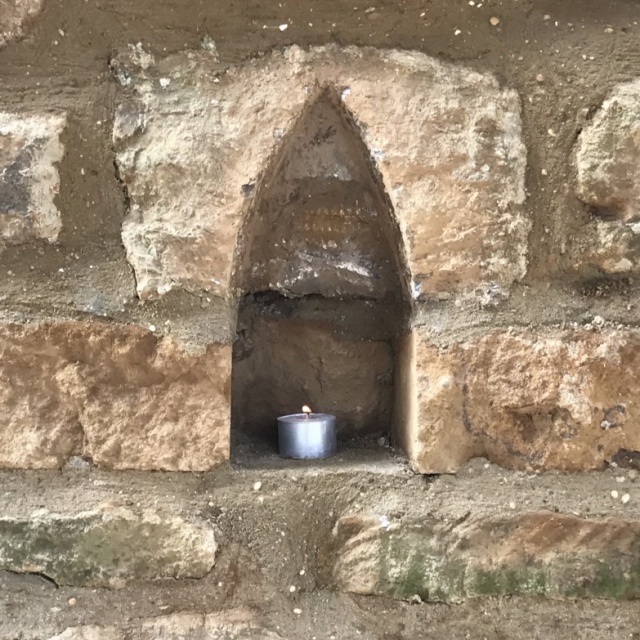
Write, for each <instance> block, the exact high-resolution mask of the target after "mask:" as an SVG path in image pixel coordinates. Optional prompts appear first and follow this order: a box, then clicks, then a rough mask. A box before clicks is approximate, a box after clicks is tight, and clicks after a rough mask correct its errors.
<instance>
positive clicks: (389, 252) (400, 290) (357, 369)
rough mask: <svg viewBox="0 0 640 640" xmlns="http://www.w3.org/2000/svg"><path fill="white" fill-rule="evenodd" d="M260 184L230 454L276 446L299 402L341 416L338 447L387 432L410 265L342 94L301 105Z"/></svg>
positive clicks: (245, 273)
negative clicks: (282, 420) (282, 419)
mask: <svg viewBox="0 0 640 640" xmlns="http://www.w3.org/2000/svg"><path fill="white" fill-rule="evenodd" d="M255 191H256V193H255V196H254V202H253V206H252V208H251V211H250V212H249V213H248V215H247V219H246V220H245V224H244V226H243V229H242V231H241V235H240V240H239V245H238V253H237V256H236V273H235V278H236V288H237V289H238V290H240V291H241V292H242V298H241V300H240V303H239V308H238V323H237V334H236V341H235V344H234V353H233V380H232V454H233V452H234V450H238V447H240V446H242V447H244V449H245V450H250V449H251V447H252V446H253V447H254V448H255V449H256V451H260V450H265V448H266V449H269V450H271V451H276V450H277V422H276V419H277V417H278V416H280V415H286V414H289V413H298V412H299V411H300V410H301V407H302V405H304V404H308V405H310V406H311V407H312V408H313V410H314V411H316V412H323V413H332V414H335V415H336V417H337V425H338V437H339V439H340V440H341V441H342V442H343V443H345V442H349V441H352V440H353V438H362V437H370V438H372V439H374V440H375V439H377V438H378V437H380V436H382V435H389V434H390V432H391V425H392V421H393V416H394V402H395V398H396V395H397V394H396V393H395V390H394V378H395V373H396V372H395V368H396V361H397V355H396V352H397V349H396V341H397V339H398V337H399V336H400V335H401V334H402V333H403V332H404V331H405V327H406V324H407V318H408V315H409V308H410V305H409V302H408V300H409V297H408V293H407V291H408V286H407V285H408V277H407V268H406V264H405V260H404V249H403V246H402V243H401V234H400V231H399V228H398V225H397V222H396V219H395V216H394V214H393V210H392V208H391V204H390V201H389V198H388V197H387V195H386V193H385V191H384V188H383V185H382V183H381V180H380V177H379V175H378V173H377V170H376V168H375V165H374V163H373V162H372V160H371V157H370V156H369V153H368V150H367V148H366V146H365V144H364V142H363V140H362V138H361V137H360V134H359V132H358V130H357V127H356V125H355V123H354V121H353V119H352V117H351V116H350V114H349V113H348V112H347V111H346V109H345V108H344V106H343V105H342V103H341V101H340V99H339V97H338V96H337V94H336V92H335V90H333V89H332V88H325V89H323V90H322V91H320V92H319V94H318V95H317V96H316V97H315V98H314V99H313V100H312V101H311V102H310V104H309V105H308V106H307V107H306V109H305V110H304V112H303V114H302V115H301V117H300V119H299V120H298V122H297V124H296V125H295V126H294V127H293V129H292V131H291V132H290V133H289V134H288V135H287V136H286V138H285V140H284V141H283V144H282V147H281V149H280V151H279V153H278V154H277V156H276V157H275V159H274V160H273V161H272V162H271V164H270V166H269V167H268V168H267V170H266V171H265V174H264V176H263V178H262V180H261V183H260V184H259V185H258V187H257V189H256V190H255ZM239 443H240V444H239ZM241 443H244V444H241Z"/></svg>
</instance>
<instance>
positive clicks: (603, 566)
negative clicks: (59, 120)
mask: <svg viewBox="0 0 640 640" xmlns="http://www.w3.org/2000/svg"><path fill="white" fill-rule="evenodd" d="M334 534H335V544H336V554H337V555H336V561H335V565H334V577H335V580H336V583H337V584H338V586H339V587H340V588H342V589H345V590H346V591H350V592H353V593H359V594H377V595H389V596H392V597H396V598H411V597H412V596H414V595H417V596H419V597H420V598H421V599H423V600H428V601H438V602H459V601H461V600H464V599H466V598H472V597H477V596H499V595H546V596H556V597H571V598H574V597H597V598H612V599H633V598H637V597H639V596H640V555H639V554H640V522H638V521H636V520H624V519H617V518H612V519H608V520H589V519H584V518H578V517H576V516H573V515H566V514H556V513H550V512H537V513H529V514H524V515H522V514H520V515H514V516H512V517H508V516H502V517H483V518H469V519H464V520H463V521H458V522H450V521H446V520H442V519H440V520H438V519H436V518H431V519H427V520H426V521H421V522H420V523H415V522H403V523H402V524H391V525H387V524H386V523H381V521H380V519H379V518H378V517H375V516H371V517H367V516H361V515H358V516H346V517H344V518H342V519H340V520H339V521H338V523H337V525H336V529H335V531H334Z"/></svg>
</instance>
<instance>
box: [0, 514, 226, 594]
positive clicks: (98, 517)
mask: <svg viewBox="0 0 640 640" xmlns="http://www.w3.org/2000/svg"><path fill="white" fill-rule="evenodd" d="M215 555H216V543H215V540H214V535H213V529H211V527H209V526H205V525H201V524H191V523H188V522H185V521H184V520H183V519H181V518H179V517H176V516H161V515H159V514H158V513H156V512H153V511H151V510H139V511H134V510H131V509H128V508H125V507H113V506H108V505H107V506H103V507H101V508H98V509H94V510H91V511H83V512H80V513H76V514H60V513H51V512H49V511H47V510H45V509H41V510H38V511H35V512H33V513H32V514H31V515H29V516H24V517H17V518H16V517H14V518H12V517H6V516H0V569H3V570H7V571H14V572H19V573H37V574H41V575H44V576H46V577H47V578H50V579H51V580H53V581H54V582H55V583H56V584H58V585H73V586H90V587H110V588H119V587H123V586H124V585H125V584H126V582H127V581H128V580H140V579H157V578H202V577H204V576H205V575H206V574H207V573H208V572H209V571H210V570H211V568H212V567H213V564H214V561H215Z"/></svg>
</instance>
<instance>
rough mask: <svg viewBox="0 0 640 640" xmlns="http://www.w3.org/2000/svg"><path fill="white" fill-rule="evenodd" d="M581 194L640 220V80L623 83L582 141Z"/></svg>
mask: <svg viewBox="0 0 640 640" xmlns="http://www.w3.org/2000/svg"><path fill="white" fill-rule="evenodd" d="M576 164H577V171H578V183H577V189H578V195H579V196H580V198H581V199H582V200H584V201H585V202H587V203H589V204H592V205H594V206H597V207H604V208H607V209H610V210H611V213H612V214H613V215H615V216H616V217H617V218H618V219H620V220H622V221H629V220H636V221H639V220H640V80H634V81H633V82H629V83H626V84H622V85H619V86H618V87H617V88H616V89H615V90H614V92H613V94H612V95H611V96H610V97H609V98H608V99H607V100H605V102H604V103H603V105H602V107H601V108H600V109H599V110H598V112H597V113H596V114H595V116H594V118H593V120H592V122H591V123H590V124H589V125H588V126H587V127H585V129H584V131H583V132H582V134H581V135H580V138H579V140H578V147H577V154H576Z"/></svg>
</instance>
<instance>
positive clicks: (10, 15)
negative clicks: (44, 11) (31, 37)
mask: <svg viewBox="0 0 640 640" xmlns="http://www.w3.org/2000/svg"><path fill="white" fill-rule="evenodd" d="M42 2H43V0H0V48H1V47H3V46H4V45H5V44H7V43H8V42H10V41H11V40H13V39H15V38H18V37H20V36H22V35H23V33H24V26H25V23H26V22H27V20H29V19H30V18H32V17H33V16H35V15H36V14H37V13H38V12H39V11H40V9H41V8H42Z"/></svg>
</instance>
